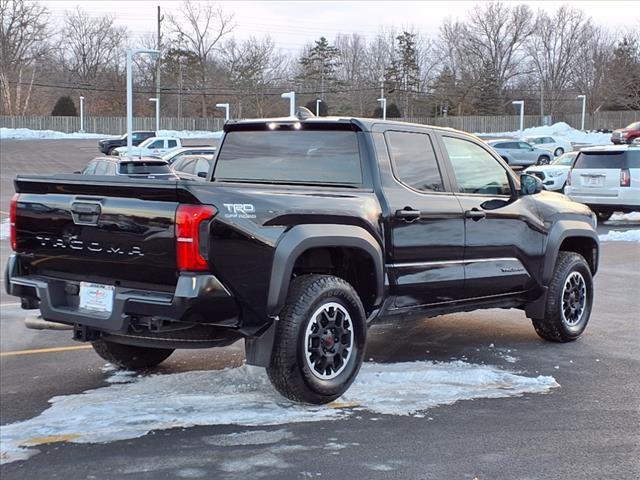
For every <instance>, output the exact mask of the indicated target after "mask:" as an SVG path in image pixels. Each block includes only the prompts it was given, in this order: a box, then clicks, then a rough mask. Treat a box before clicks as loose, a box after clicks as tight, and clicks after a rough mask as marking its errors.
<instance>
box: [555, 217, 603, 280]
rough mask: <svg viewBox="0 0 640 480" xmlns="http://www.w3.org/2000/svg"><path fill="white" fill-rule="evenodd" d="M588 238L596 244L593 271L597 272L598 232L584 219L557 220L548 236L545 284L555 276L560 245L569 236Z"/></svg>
mask: <svg viewBox="0 0 640 480" xmlns="http://www.w3.org/2000/svg"><path fill="white" fill-rule="evenodd" d="M572 237H577V238H588V239H590V240H593V242H594V243H595V245H596V247H595V248H596V249H597V250H598V251H597V252H596V255H595V256H594V262H593V266H592V267H593V273H594V274H595V272H596V270H597V269H598V260H599V257H600V255H599V251H600V241H599V239H598V234H597V232H596V231H595V230H594V229H593V228H592V227H591V225H588V224H586V222H584V221H579V220H560V221H558V222H556V223H555V224H554V225H553V227H552V228H551V232H549V236H548V237H547V244H546V246H545V250H544V252H545V256H544V262H543V265H542V281H543V283H544V285H548V283H549V281H550V280H551V277H552V276H553V269H554V268H555V265H556V259H557V258H558V252H559V251H560V245H562V242H563V241H564V240H566V239H567V238H572Z"/></svg>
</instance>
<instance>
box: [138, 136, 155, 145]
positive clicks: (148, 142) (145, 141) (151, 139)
mask: <svg viewBox="0 0 640 480" xmlns="http://www.w3.org/2000/svg"><path fill="white" fill-rule="evenodd" d="M155 139H156V137H149V138H147V139H146V140H144V141H143V142H140V145H138V146H139V147H146V146H147V145H149V144H150V143H151V142H153V141H155Z"/></svg>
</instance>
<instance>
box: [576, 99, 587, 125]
mask: <svg viewBox="0 0 640 480" xmlns="http://www.w3.org/2000/svg"><path fill="white" fill-rule="evenodd" d="M578 98H581V99H582V123H581V125H580V130H583V131H584V115H585V112H586V109H587V96H586V95H578Z"/></svg>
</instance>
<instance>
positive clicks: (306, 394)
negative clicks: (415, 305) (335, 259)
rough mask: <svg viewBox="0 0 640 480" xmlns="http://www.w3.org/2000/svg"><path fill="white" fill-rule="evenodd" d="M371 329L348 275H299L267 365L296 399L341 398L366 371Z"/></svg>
mask: <svg viewBox="0 0 640 480" xmlns="http://www.w3.org/2000/svg"><path fill="white" fill-rule="evenodd" d="M366 329H367V326H366V317H365V312H364V308H363V306H362V303H361V301H360V299H359V298H358V294H357V293H356V291H355V290H354V288H353V287H352V286H351V285H350V284H349V283H347V282H346V281H345V280H343V279H341V278H338V277H334V276H330V275H303V276H300V277H297V278H295V279H294V280H293V281H292V282H291V287H290V289H289V295H288V298H287V303H286V305H285V307H284V309H283V310H282V312H281V314H280V319H279V321H278V326H277V331H276V339H277V341H276V342H277V343H276V345H274V349H273V353H272V356H271V364H270V365H269V367H268V368H267V374H268V375H269V379H270V380H271V383H272V384H273V386H274V387H275V388H276V389H277V390H278V391H279V392H280V393H281V394H282V395H283V396H285V397H287V398H289V399H291V400H294V401H296V402H305V403H314V404H322V403H328V402H331V401H333V400H335V399H336V398H338V397H339V396H340V395H342V394H343V393H344V392H345V391H346V390H347V389H348V388H349V386H350V385H351V383H352V382H353V380H354V379H355V378H356V375H357V374H358V371H359V370H360V366H361V365H362V359H363V355H364V348H365V342H366V334H367V330H366Z"/></svg>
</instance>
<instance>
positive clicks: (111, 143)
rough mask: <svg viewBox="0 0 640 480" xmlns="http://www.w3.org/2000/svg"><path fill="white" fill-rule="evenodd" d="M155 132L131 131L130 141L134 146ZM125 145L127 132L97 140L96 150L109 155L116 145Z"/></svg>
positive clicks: (153, 135)
mask: <svg viewBox="0 0 640 480" xmlns="http://www.w3.org/2000/svg"><path fill="white" fill-rule="evenodd" d="M155 136H156V132H149V131H140V132H132V133H131V143H132V144H133V145H134V146H138V145H140V144H141V143H142V142H144V141H145V140H146V139H147V138H151V137H155ZM126 145H127V134H126V133H125V134H124V135H120V136H119V137H116V138H105V139H103V140H100V141H98V150H100V151H101V152H102V153H104V154H105V155H111V154H112V153H113V151H114V150H115V149H116V148H118V147H125V146H126Z"/></svg>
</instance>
